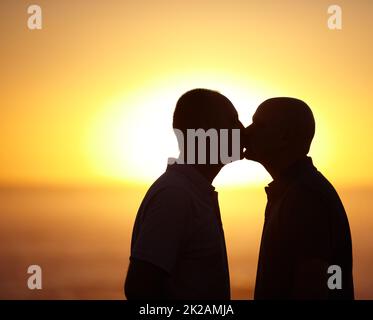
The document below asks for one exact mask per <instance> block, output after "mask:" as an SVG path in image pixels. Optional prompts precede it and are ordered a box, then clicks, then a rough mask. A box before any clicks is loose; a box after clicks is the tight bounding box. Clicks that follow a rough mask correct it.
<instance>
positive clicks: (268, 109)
mask: <svg viewBox="0 0 373 320" xmlns="http://www.w3.org/2000/svg"><path fill="white" fill-rule="evenodd" d="M255 117H257V118H258V119H259V121H260V120H262V121H265V123H266V124H267V125H270V126H273V127H275V128H276V130H278V133H279V134H281V133H282V134H285V135H286V136H287V138H288V139H289V140H290V142H291V143H292V144H293V147H294V148H296V149H298V151H299V152H301V153H304V154H307V153H308V152H309V149H310V146H311V142H312V139H313V137H314V135H315V119H314V117H313V114H312V111H311V109H310V107H309V106H308V105H307V104H306V103H305V102H303V101H302V100H299V99H295V98H287V97H278V98H271V99H268V100H266V101H264V102H263V103H262V104H260V106H259V107H258V109H257V111H256V112H255V115H254V121H255Z"/></svg>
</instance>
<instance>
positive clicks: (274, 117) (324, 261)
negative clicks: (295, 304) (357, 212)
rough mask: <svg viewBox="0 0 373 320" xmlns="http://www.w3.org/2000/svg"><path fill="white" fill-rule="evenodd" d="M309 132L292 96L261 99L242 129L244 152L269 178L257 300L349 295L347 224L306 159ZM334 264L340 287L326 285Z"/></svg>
mask: <svg viewBox="0 0 373 320" xmlns="http://www.w3.org/2000/svg"><path fill="white" fill-rule="evenodd" d="M314 133H315V121H314V117H313V114H312V111H311V109H310V108H309V107H308V106H307V104H305V103H304V102H303V101H301V100H298V99H293V98H273V99H269V100H266V101H264V102H263V103H262V104H261V105H260V106H259V107H258V109H257V110H256V112H255V114H254V116H253V123H252V124H251V125H250V126H249V127H247V128H246V129H245V137H246V138H245V140H246V142H245V143H244V144H245V147H246V151H245V158H247V159H250V160H254V161H258V162H260V163H261V164H262V165H263V166H264V167H265V168H266V170H267V171H268V172H269V173H270V174H271V176H272V177H273V179H274V180H273V182H271V183H270V184H269V185H268V187H266V188H265V191H266V193H267V197H268V202H267V207H266V210H265V220H264V227H263V233H262V240H261V245H260V254H259V262H258V270H257V277H256V284H255V294H254V298H255V299H353V298H354V288H353V279H352V245H351V235H350V228H349V223H348V219H347V216H346V213H345V210H344V208H343V205H342V202H341V200H340V199H339V196H338V194H337V192H336V191H335V189H334V188H333V186H332V185H331V184H330V183H329V182H328V180H327V179H326V178H325V177H324V176H323V175H322V174H321V173H320V172H319V171H317V169H316V168H315V167H314V165H313V163H312V160H311V158H310V157H307V154H308V152H309V149H310V145H311V141H312V139H313V136H314ZM335 265H336V266H338V267H340V270H341V271H342V277H341V279H340V280H341V283H340V285H341V288H335V284H336V283H334V280H333V281H332V283H331V284H330V285H328V278H329V277H331V276H332V275H334V271H335V270H334V269H333V268H334V267H333V268H332V269H331V270H334V271H333V274H330V273H328V268H329V267H330V266H335ZM337 276H338V275H337ZM336 281H338V280H336ZM338 287H339V284H338Z"/></svg>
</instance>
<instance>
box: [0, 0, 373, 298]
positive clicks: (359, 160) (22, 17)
mask: <svg viewBox="0 0 373 320" xmlns="http://www.w3.org/2000/svg"><path fill="white" fill-rule="evenodd" d="M30 4H38V5H40V6H41V8H42V19H43V20H42V22H43V25H42V29H41V30H29V29H28V28H27V19H28V16H29V15H28V14H27V7H28V6H29V5H30ZM331 4H338V5H339V6H341V8H342V21H343V22H342V23H343V24H342V30H330V29H328V26H327V20H328V17H329V15H328V13H327V9H328V6H329V5H331ZM0 13H1V19H0V34H1V47H0V68H1V69H0V70H1V72H0V83H1V85H0V98H1V100H0V101H1V109H0V136H1V139H0V186H3V187H2V188H3V189H2V190H3V191H1V190H0V191H1V192H0V211H1V212H0V213H1V215H2V219H5V220H3V221H7V222H8V224H7V223H3V224H2V225H3V226H4V227H5V228H7V233H4V234H5V235H4V234H3V235H2V236H1V237H5V238H4V239H5V240H4V239H3V238H1V237H0V238H1V239H3V240H4V241H0V244H1V243H2V244H1V245H0V255H1V256H2V258H3V261H8V267H7V268H9V270H8V269H7V270H8V271H9V273H6V272H5V271H2V270H1V268H0V274H1V272H2V274H3V278H4V279H15V278H12V277H13V276H10V273H11V272H13V271H12V270H13V269H14V270H20V271H17V272H19V274H18V276H19V279H23V278H22V277H23V273H22V272H23V270H26V269H25V268H26V267H25V265H26V264H27V263H37V262H38V261H44V260H43V259H45V265H47V264H48V263H51V261H53V263H56V261H59V260H58V259H60V258H61V257H62V256H63V255H57V256H56V257H55V258H53V252H54V253H56V252H59V251H58V250H60V248H65V249H63V250H65V251H64V254H66V255H67V257H68V258H66V259H65V258H64V260H63V261H65V262H66V263H67V262H69V261H72V262H74V261H78V260H74V258H71V255H73V253H72V252H73V251H72V250H73V248H75V250H76V254H77V256H78V257H79V258H81V255H80V253H81V252H86V248H89V249H87V250H88V251H89V250H91V248H92V246H91V243H90V242H89V241H88V240H87V239H90V238H89V237H90V236H92V237H93V236H94V237H95V238H94V239H96V240H93V241H97V237H96V235H95V232H96V231H94V230H96V229H95V228H96V227H97V228H101V229H102V230H101V229H100V230H101V231H100V232H102V234H103V235H106V236H107V237H106V236H102V238H101V239H103V241H104V243H101V242H100V245H99V246H98V247H97V248H101V249H102V250H103V252H105V253H107V252H112V255H111V257H112V260H111V261H112V262H111V267H109V266H106V265H105V266H104V267H102V268H101V265H100V267H97V268H98V269H97V270H98V271H97V273H95V272H93V271H92V273H91V274H88V275H87V274H84V276H83V277H81V276H80V274H79V276H78V273H74V272H75V271H74V272H71V273H70V274H77V279H75V280H69V279H70V278H66V277H67V276H66V272H65V269H63V270H62V269H61V270H62V271H61V274H63V276H61V278H60V280H61V279H62V280H61V283H63V286H65V287H66V286H68V284H69V283H72V284H74V285H72V287H71V288H72V289H71V291H69V290H70V289H69V290H67V289H66V290H67V291H66V292H67V293H66V294H62V293H61V292H62V291H61V290H60V289H58V288H60V287H59V284H58V283H59V282H53V281H49V282H48V281H46V286H47V285H48V283H49V284H50V285H51V288H52V287H53V286H54V287H53V288H57V289H55V290H56V291H48V290H46V291H45V292H47V293H46V294H47V297H57V298H59V297H63V298H66V297H67V298H74V297H84V298H87V297H91V296H89V295H84V294H82V295H79V294H80V293H79V294H76V295H72V294H71V292H76V291H74V290H75V289H74V288H75V287H74V286H75V284H76V283H79V281H80V282H81V283H84V281H85V280H84V279H91V280H92V283H94V285H96V287H97V284H96V282H95V281H96V280H95V279H96V278H95V277H97V278H100V277H101V276H102V270H104V268H106V269H105V270H111V271H110V272H107V273H106V274H109V275H110V276H112V277H113V278H112V283H113V287H112V288H114V287H115V289H112V292H113V294H112V295H109V294H108V295H103V296H99V297H104V298H105V297H115V298H118V297H121V296H122V292H121V290H122V289H121V288H120V286H117V285H118V283H119V284H121V283H122V282H121V281H122V280H123V279H122V278H123V276H124V272H125V263H127V260H128V252H127V251H126V252H123V250H124V249H123V248H126V250H128V246H129V240H130V235H131V227H132V222H133V219H134V217H135V214H136V210H137V208H138V205H139V203H140V201H141V198H142V196H143V193H144V192H145V190H146V188H147V187H148V186H149V184H150V183H151V182H152V181H153V180H154V179H155V178H157V177H158V176H159V175H160V174H161V173H162V172H163V171H164V169H165V167H166V163H167V158H168V157H170V156H177V153H178V150H177V144H176V139H175V137H174V136H173V132H172V127H171V123H172V113H173V109H174V107H175V104H176V101H177V99H178V97H179V96H180V95H181V94H182V93H184V92H185V91H187V90H190V89H193V88H196V87H204V88H209V89H213V90H218V91H219V92H221V93H222V94H225V95H226V96H227V97H228V98H229V99H230V100H231V101H232V102H233V104H234V105H235V106H236V108H237V110H238V113H239V116H240V119H241V121H242V122H243V124H244V125H245V126H247V125H249V124H250V123H251V117H252V115H253V113H254V111H255V109H256V107H257V106H258V105H259V104H260V103H261V102H262V101H263V100H265V99H267V98H270V97H273V96H291V97H297V98H300V99H302V100H304V101H305V102H306V103H308V105H309V106H310V107H311V108H312V110H313V112H314V116H315V119H316V135H315V138H314V141H313V145H312V148H311V152H310V155H311V156H312V158H313V160H314V163H315V165H316V167H317V168H318V169H319V170H320V171H321V172H322V173H323V174H324V175H325V176H326V177H327V178H328V179H329V180H330V181H331V182H332V183H333V184H334V185H335V187H336V189H337V190H338V191H341V192H340V194H341V198H342V200H343V201H344V204H345V206H346V210H347V212H348V215H349V219H350V222H351V229H352V235H353V241H354V259H355V260H354V261H355V266H356V268H355V272H356V273H355V275H356V277H355V278H356V286H357V290H356V292H357V297H363V298H372V299H373V274H371V271H370V270H372V268H373V258H372V255H371V252H373V240H372V239H371V230H372V228H373V218H372V217H371V209H372V207H373V200H372V199H373V197H372V190H373V185H372V180H373V166H372V163H373V150H372V142H371V139H372V136H373V125H372V122H373V87H372V81H373V62H372V57H373V36H372V35H373V34H372V32H373V31H372V30H373V1H371V0H356V1H350V0H338V1H328V0H315V1H298V0H278V1H274V0H272V1H269V0H252V1H249V0H231V1H227V0H224V1H223V0H199V1H197V0H190V1H166V0H147V1H144V0H136V1H134V0H131V1H129V0H123V1H119V0H105V1H95V0H91V1H86V0H63V1H62V0H61V1H46V0H38V1H32V2H30V1H21V0H2V1H1V2H0ZM270 181H271V177H270V176H269V175H268V174H267V173H266V172H265V170H264V169H263V168H262V167H261V166H260V165H259V164H256V163H253V162H249V161H246V160H245V161H240V162H236V163H233V164H230V165H228V166H227V167H226V168H224V169H223V170H222V172H221V174H219V176H218V177H217V179H216V180H215V181H214V185H215V186H216V187H217V188H218V189H219V197H220V200H221V208H222V214H223V220H224V223H225V232H226V235H227V237H226V238H227V245H228V251H229V253H230V255H231V256H230V259H231V260H230V262H231V267H232V268H231V271H232V284H233V285H234V286H236V288H238V287H239V286H240V285H242V283H247V288H246V287H245V289H244V290H246V291H245V292H246V293H247V292H249V286H250V288H251V289H250V290H252V287H253V283H254V280H255V270H256V263H257V253H258V245H259V241H260V233H261V228H262V223H263V219H262V217H263V210H264V206H265V201H266V198H265V194H264V192H263V189H262V188H263V187H264V186H265V185H266V184H267V183H269V182H270ZM25 186H26V188H29V189H27V190H33V188H35V189H37V188H38V187H40V186H41V187H42V188H47V190H49V189H48V188H49V187H50V188H51V190H52V189H53V188H56V187H57V188H58V187H63V188H65V187H67V188H70V187H77V186H79V187H85V186H100V187H102V186H103V187H104V188H106V187H111V186H125V188H127V189H126V190H127V191H126V192H125V194H124V195H125V197H122V196H121V195H119V194H116V193H115V194H109V193H108V195H107V196H105V197H104V196H102V194H101V193H97V194H95V195H94V196H91V195H88V194H87V193H84V192H81V193H80V194H78V193H76V194H75V193H74V194H67V195H65V194H62V195H60V194H58V193H56V194H54V193H52V191H51V193H48V192H49V191H48V192H46V193H45V194H39V195H37V194H36V193H27V192H29V191H22V192H23V193H22V192H21V191H17V190H19V189H22V188H24V187H25ZM6 188H15V189H14V190H16V191H14V193H11V196H12V197H10V196H9V194H8V193H7V192H8V191H6V190H7V189H6ZM17 188H18V189H17ZM136 188H140V189H136ZM250 188H251V189H252V190H254V189H255V188H256V189H258V190H259V188H260V191H258V193H255V192H256V191H255V192H254V191H250V190H251V189H250ZM4 190H5V191H4ZM12 190H13V189H12ZM53 190H54V189H53ZM128 190H131V191H128ZM137 190H140V191H137ZM232 190H233V191H232ZM12 192H13V191H12ZM259 192H260V193H259ZM257 194H258V196H257ZM17 197H18V198H17ZM65 197H66V198H65ZM100 197H101V198H100ZM116 197H117V198H116ZM22 199H23V200H22ZM114 203H115V204H114ZM107 208H109V209H107ZM101 209H102V210H103V211H104V212H105V215H103V214H101V211H99V210H101ZM106 209H107V210H109V212H107V211H106ZM64 210H65V211H64ZM110 210H111V211H110ZM92 212H94V214H93V216H92V215H91V213H92ZM21 217H23V218H21ZM87 217H89V218H87ZM37 219H39V220H40V221H41V223H40V224H38V225H37V224H36V223H35V221H36V220H37ZM64 219H65V220H64ZM100 219H101V220H100ZM39 220H37V221H39ZM19 221H22V223H21V222H19ZM90 221H91V222H92V223H94V226H95V227H94V228H93V227H92V229H89V232H88V231H87V230H88V229H87V230H86V229H84V228H88V227H89V228H91V225H90V224H89V222H90ZM21 224H22V227H21ZM36 225H37V226H38V227H35V226H36ZM11 226H13V227H11ZM31 226H32V227H31ZM43 226H45V229H43V228H44V227H43ZM51 226H52V227H51ZM104 226H105V228H106V227H107V229H104ZM243 226H245V227H244V228H243ZM37 228H41V229H40V230H42V231H40V230H39V229H37ZM51 228H55V229H51ZM69 228H70V229H69ZM13 229H14V230H15V231H14V232H13V231H12V230H13ZM20 230H23V231H22V232H21V233H17V232H20ZM43 230H44V231H43ZM52 230H54V231H52ZM84 230H85V231H84ZM97 230H98V229H97ZM109 230H111V231H109ZM113 230H114V231H113ZM124 230H125V231H124ZM39 231H40V232H39ZM86 231H87V232H86ZM33 232H34V233H33ZM59 232H60V233H61V236H60V235H59V234H60V233H59ZM74 232H75V233H74ZM84 232H86V233H84ZM97 232H98V231H97ZM66 233H68V235H69V237H66ZM0 234H1V233H0ZM19 234H22V237H23V238H21V237H20V236H19ZM85 234H86V235H89V236H87V238H84V237H85V236H84V235H85ZM114 235H115V237H117V238H115V239H116V240H115V241H114V240H112V241H113V242H110V243H109V242H108V241H109V240H108V239H112V238H113V237H114ZM58 237H60V238H58ZM111 237H112V238H111ZM66 238H68V240H66ZM1 239H0V240H1ZM22 239H23V240H22ZM53 239H54V240H53ZM61 239H63V240H61ZM82 239H83V240H82ZM84 239H85V240H84ZM113 239H114V238H113ZM22 241H24V242H22ZM30 241H34V242H32V243H35V245H31V244H30V243H31V242H30ZM59 241H60V242H59ZM63 241H71V243H67V242H63ZM84 241H87V242H86V243H85V242H84ZM105 241H106V242H105ZM110 241H111V240H110ZM21 243H24V244H21ZM59 243H63V244H61V247H60V245H59ZM247 243H250V245H248V246H246V244H247ZM119 244H120V245H119ZM54 246H56V247H54ZM21 247H22V248H26V247H27V248H29V247H33V248H34V250H35V251H29V250H28V251H27V252H28V253H27V254H26V253H25V252H23V251H22V252H21V249H20V248H21ZM94 248H96V247H94ZM101 249H97V250H101ZM109 249H110V250H112V251H110V250H109ZM38 250H39V251H38ZM43 250H44V251H43ZM48 250H49V251H48ZM61 250H62V249H61ZM79 250H81V251H79ZM92 250H93V249H92ZM74 252H75V251H74ZM90 252H91V254H92V257H96V258H97V257H101V256H100V253H99V252H98V251H97V252H96V251H90ZM246 253H247V255H245V254H246ZM4 257H8V258H7V259H8V260H6V259H5V258H4ZM19 257H22V259H24V260H21V258H19ZM63 257H64V256H63ZM118 257H120V259H122V260H120V261H119V262H118V261H117V260H115V259H119V258H118ZM18 258H19V260H17V259H18ZM12 259H15V260H14V261H15V262H14V261H13V260H12ZM28 259H29V260H28ZM38 259H39V260H38ZM61 259H62V258H61ZM77 259H78V258H77ZM92 259H93V258H92ZM11 261H13V262H11ZM23 261H24V262H23ZM61 261H62V260H61ZM82 261H83V260H82ZM84 261H85V260H84ZM84 261H83V262H79V263H80V266H82V265H83V266H84V263H86V262H84ZM89 263H90V265H92V263H91V261H90V262H89ZM87 264H88V262H87ZM13 265H17V266H18V267H19V268H18V267H17V268H18V269H16V268H13ZM57 265H58V266H60V268H62V267H61V265H62V262H61V264H57ZM93 265H94V263H93ZM113 266H114V267H113ZM68 267H69V268H70V267H71V268H72V266H71V265H69V266H68ZM4 268H5V267H4ZM56 268H57V267H56ZM110 268H112V269H110ZM81 269H82V270H83V269H84V268H83V267H82V268H81ZM54 270H55V269H54ZM74 270H75V269H74ZM79 270H80V269H79ZM8 271H7V272H8ZM14 272H16V271H14ZM55 272H58V271H55ZM114 275H116V277H117V278H114ZM241 275H242V276H241ZM89 277H91V278H89ZM82 279H83V280H82ZM0 280H1V279H0ZM4 281H5V280H4ZM4 281H3V282H2V283H3V285H5V284H4V283H6V282H4ZM8 281H12V282H10V283H9V286H8V287H6V290H5V289H4V290H3V291H1V287H0V297H1V296H2V292H3V295H4V292H7V293H9V294H11V292H12V291H11V290H12V288H15V287H14V286H15V283H16V282H15V280H8ZM19 281H20V282H19V288H20V289H14V292H13V293H12V294H13V296H14V297H19V296H20V292H21V291H22V290H24V289H22V288H23V287H22V286H23V284H22V281H23V280H22V281H21V280H19ZM69 281H70V282H69ZM74 281H75V282H74ZM87 281H88V280H87ZM0 282H1V281H0ZM109 282H110V281H106V283H109ZM65 287H64V288H65ZM100 288H101V287H100ZM53 290H54V289H53ZM79 290H80V289H79ZM82 290H83V289H82ZM110 290H111V289H110ZM233 290H236V289H233ZM237 290H238V289H237ZM51 292H52V293H51ZM53 292H54V293H53ZM79 292H82V291H79ZM90 292H91V293H92V292H93V291H90ZM97 292H98V293H100V292H101V294H103V293H102V292H104V291H102V290H101V289H100V290H97ZM234 292H237V293H233V298H237V297H241V296H242V297H249V298H250V297H252V296H250V294H246V293H245V294H242V295H241V294H240V293H238V292H239V291H234ZM29 294H30V293H28V292H27V293H24V295H22V296H27V295H29ZM74 294H75V293H74ZM92 294H93V293H92ZM93 296H94V297H97V296H95V295H93ZM27 297H29V296H27Z"/></svg>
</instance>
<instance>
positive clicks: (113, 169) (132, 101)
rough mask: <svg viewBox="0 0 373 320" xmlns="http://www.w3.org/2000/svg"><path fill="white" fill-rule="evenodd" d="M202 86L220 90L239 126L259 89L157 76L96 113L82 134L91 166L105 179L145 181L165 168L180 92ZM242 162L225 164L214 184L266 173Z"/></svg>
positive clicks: (172, 150) (258, 178) (214, 79)
mask: <svg viewBox="0 0 373 320" xmlns="http://www.w3.org/2000/svg"><path fill="white" fill-rule="evenodd" d="M197 87H203V88H208V89H213V90H217V91H219V92H220V93H222V94H224V95H226V96H227V97H228V98H229V99H230V100H231V101H232V103H233V104H234V105H235V107H236V108H237V111H238V113H239V115H240V120H241V121H242V123H243V124H244V125H248V124H249V123H250V122H251V117H252V114H253V112H254V111H255V109H256V107H257V106H258V104H259V103H260V102H261V101H263V100H264V99H265V96H264V95H263V92H262V91H259V90H258V89H255V91H254V90H253V91H250V88H252V87H251V86H250V84H247V83H245V82H243V81H241V83H240V82H239V81H234V80H230V79H229V78H227V77H225V78H224V79H223V77H219V76H217V75H210V76H201V75H194V76H188V77H184V78H183V79H181V77H180V78H176V77H175V78H174V79H168V80H167V81H158V82H157V85H154V84H153V85H152V88H146V87H144V88H143V89H142V91H141V92H140V91H138V92H136V93H135V94H131V95H130V96H129V95H124V96H122V97H117V98H116V99H115V100H114V101H113V102H111V103H109V104H108V106H107V107H106V108H105V109H103V110H101V112H100V113H99V114H97V116H96V118H95V121H94V122H93V123H92V125H91V127H90V130H89V132H88V134H87V136H86V141H85V144H86V150H87V155H88V157H89V161H90V163H91V164H92V166H93V170H94V171H96V172H98V173H99V174H100V175H102V176H105V177H106V178H108V179H112V180H119V181H131V182H135V181H138V182H150V181H151V180H153V179H155V178H156V177H157V176H159V175H160V174H161V173H162V172H163V171H164V169H165V167H166V164H167V159H168V157H177V155H178V146H177V141H176V138H175V136H174V133H173V131H172V114H173V111H174V108H175V104H176V101H177V99H178V98H179V97H180V96H181V95H182V94H183V93H184V92H186V91H188V90H190V89H193V88H197ZM245 162H246V161H239V162H236V163H232V164H229V165H227V166H226V167H225V168H224V169H223V170H222V172H221V174H220V175H219V177H218V178H217V180H216V181H215V184H223V185H225V184H237V183H240V184H241V183H245V184H247V183H254V181H255V183H256V184H257V183H263V180H264V179H265V180H268V175H267V173H265V171H264V170H263V169H262V168H261V166H260V165H258V164H254V165H250V166H248V165H247V163H245Z"/></svg>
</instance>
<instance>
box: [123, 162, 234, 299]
mask: <svg viewBox="0 0 373 320" xmlns="http://www.w3.org/2000/svg"><path fill="white" fill-rule="evenodd" d="M214 189H215V188H214V187H213V186H212V185H211V184H210V183H209V182H208V181H207V180H206V179H205V178H204V177H203V176H202V175H201V174H200V173H199V172H198V171H197V170H196V169H195V168H193V167H192V166H190V165H184V164H174V165H169V166H168V167H167V170H166V172H165V173H164V174H163V175H162V176H161V177H160V178H158V180H157V181H156V182H155V183H154V184H153V185H152V186H151V187H150V189H149V190H148V192H147V194H146V195H145V198H144V200H143V201H142V203H141V206H140V208H139V210H138V213H137V217H136V221H135V225H134V228H133V234H132V242H131V257H130V259H133V258H136V259H139V260H143V261H146V262H150V263H152V264H153V265H155V266H157V267H159V268H161V269H163V270H164V271H166V272H167V273H168V274H169V277H168V280H167V285H166V290H167V294H166V295H167V298H169V299H223V300H225V299H230V283H229V270H228V261H227V253H226V246H225V239H224V231H223V227H222V222H221V218H220V210H219V204H218V193H217V192H216V191H215V190H214Z"/></svg>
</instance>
